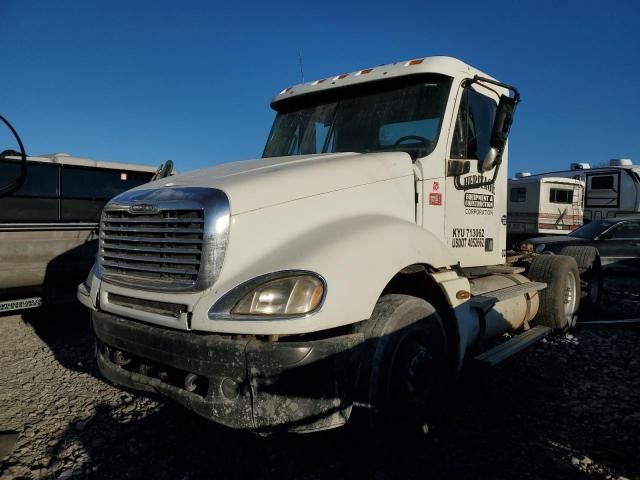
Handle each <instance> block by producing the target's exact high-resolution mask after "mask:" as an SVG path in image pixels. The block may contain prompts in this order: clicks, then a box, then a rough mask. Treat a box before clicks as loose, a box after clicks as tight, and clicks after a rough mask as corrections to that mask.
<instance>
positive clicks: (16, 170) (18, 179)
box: [0, 115, 27, 197]
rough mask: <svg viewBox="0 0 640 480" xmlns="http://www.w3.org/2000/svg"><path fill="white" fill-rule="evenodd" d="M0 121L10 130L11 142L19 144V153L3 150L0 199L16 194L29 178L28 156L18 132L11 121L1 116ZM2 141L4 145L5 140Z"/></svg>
mask: <svg viewBox="0 0 640 480" xmlns="http://www.w3.org/2000/svg"><path fill="white" fill-rule="evenodd" d="M0 121H1V122H2V123H4V125H5V126H6V127H7V128H8V129H9V131H10V137H11V140H13V141H15V142H16V143H17V147H18V149H19V151H15V150H11V149H9V150H3V151H2V153H0V197H3V196H6V195H10V194H11V193H13V192H15V191H16V190H17V189H19V188H20V187H21V186H22V184H24V181H25V179H26V178H27V154H26V152H25V151H24V145H23V144H22V140H20V136H19V135H18V132H16V131H15V129H14V128H13V126H12V125H11V124H10V123H9V121H8V120H7V119H6V118H4V117H3V116H2V115H0ZM2 140H3V143H4V139H2ZM13 141H12V142H11V143H13Z"/></svg>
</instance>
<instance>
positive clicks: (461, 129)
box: [451, 88, 497, 160]
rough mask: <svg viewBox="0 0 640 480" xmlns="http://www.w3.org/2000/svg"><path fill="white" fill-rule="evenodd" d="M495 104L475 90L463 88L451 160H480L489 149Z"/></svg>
mask: <svg viewBox="0 0 640 480" xmlns="http://www.w3.org/2000/svg"><path fill="white" fill-rule="evenodd" d="M496 108H497V104H496V102H495V101H493V100H492V99H490V98H489V97H487V96H485V95H482V94H480V93H478V92H476V91H475V90H472V89H470V88H465V89H464V93H463V95H462V101H461V102H460V108H459V110H458V117H457V119H456V126H455V129H454V133H453V141H452V143H451V158H468V159H476V160H481V159H483V158H484V157H485V155H486V154H487V152H488V151H489V149H490V148H491V145H490V141H491V130H492V129H493V122H494V119H495V116H496Z"/></svg>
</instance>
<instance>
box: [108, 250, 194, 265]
mask: <svg viewBox="0 0 640 480" xmlns="http://www.w3.org/2000/svg"><path fill="white" fill-rule="evenodd" d="M102 256H103V258H104V259H105V260H106V259H113V260H128V261H134V262H149V263H174V264H177V265H200V260H198V259H195V258H194V259H191V258H172V257H153V256H145V255H127V254H123V253H111V252H104V254H103V255H102Z"/></svg>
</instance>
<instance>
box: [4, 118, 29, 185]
mask: <svg viewBox="0 0 640 480" xmlns="http://www.w3.org/2000/svg"><path fill="white" fill-rule="evenodd" d="M0 121H2V123H4V124H5V125H6V126H7V128H9V130H11V133H12V134H13V136H14V137H15V139H16V141H17V142H18V147H19V148H20V152H19V157H20V174H19V176H18V178H17V179H15V180H14V181H13V182H11V183H8V184H7V185H1V186H0V197H4V196H6V195H10V194H11V193H13V192H15V191H16V190H18V189H19V188H20V187H21V186H22V185H23V184H24V181H25V180H26V178H27V152H25V150H24V145H23V144H22V140H21V139H20V135H18V132H16V130H15V128H13V125H11V123H9V121H8V120H7V119H6V118H4V117H3V116H2V115H0ZM11 153H14V152H11Z"/></svg>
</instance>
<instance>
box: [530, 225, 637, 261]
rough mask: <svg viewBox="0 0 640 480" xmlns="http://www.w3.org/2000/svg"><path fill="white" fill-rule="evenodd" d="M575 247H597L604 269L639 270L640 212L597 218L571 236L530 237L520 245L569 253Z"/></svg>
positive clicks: (532, 248)
mask: <svg viewBox="0 0 640 480" xmlns="http://www.w3.org/2000/svg"><path fill="white" fill-rule="evenodd" d="M573 246H579V247H595V248H596V249H597V250H598V253H599V256H600V263H601V265H602V268H603V269H605V270H613V269H615V270H629V269H637V270H640V215H633V216H629V217H623V218H607V219H602V220H594V221H593V222H591V223H587V224H586V225H583V226H582V227H580V228H578V229H577V230H575V231H573V232H571V233H570V234H568V235H558V236H551V237H536V238H530V239H528V240H526V241H525V242H524V243H523V244H522V246H521V248H522V249H523V250H532V251H534V252H536V253H553V254H560V253H561V252H563V250H564V253H563V254H566V251H567V247H573Z"/></svg>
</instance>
